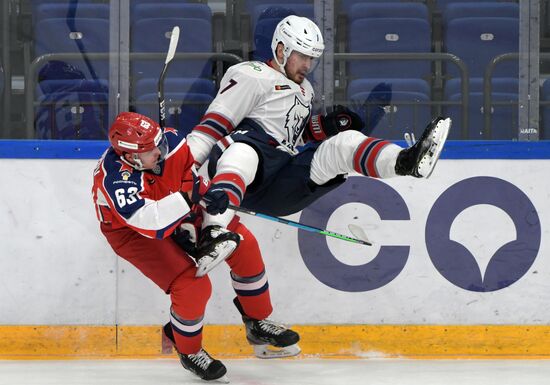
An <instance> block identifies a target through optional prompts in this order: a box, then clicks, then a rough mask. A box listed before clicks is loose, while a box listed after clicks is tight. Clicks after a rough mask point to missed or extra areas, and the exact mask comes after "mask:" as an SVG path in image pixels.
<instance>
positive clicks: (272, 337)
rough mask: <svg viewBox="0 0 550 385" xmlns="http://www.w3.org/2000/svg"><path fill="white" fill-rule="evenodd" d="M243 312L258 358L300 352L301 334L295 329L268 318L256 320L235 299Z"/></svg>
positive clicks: (249, 338) (247, 336) (287, 355)
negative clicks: (245, 312)
mask: <svg viewBox="0 0 550 385" xmlns="http://www.w3.org/2000/svg"><path fill="white" fill-rule="evenodd" d="M233 302H234V303H235V306H237V309H239V311H240V312H241V315H242V317H243V322H244V325H245V327H246V339H247V340H248V342H249V343H250V344H251V345H252V346H253V348H254V355H255V356H256V357H258V358H281V357H291V356H296V355H298V354H300V352H301V350H300V347H299V346H298V345H297V343H298V341H299V340H300V336H299V335H298V333H296V332H295V331H294V330H291V329H289V328H287V327H286V326H284V325H281V324H278V323H275V322H273V321H270V320H268V319H263V320H256V319H253V318H250V317H248V316H247V315H246V314H244V312H243V309H242V306H241V304H240V303H239V300H238V299H237V298H235V299H234V300H233Z"/></svg>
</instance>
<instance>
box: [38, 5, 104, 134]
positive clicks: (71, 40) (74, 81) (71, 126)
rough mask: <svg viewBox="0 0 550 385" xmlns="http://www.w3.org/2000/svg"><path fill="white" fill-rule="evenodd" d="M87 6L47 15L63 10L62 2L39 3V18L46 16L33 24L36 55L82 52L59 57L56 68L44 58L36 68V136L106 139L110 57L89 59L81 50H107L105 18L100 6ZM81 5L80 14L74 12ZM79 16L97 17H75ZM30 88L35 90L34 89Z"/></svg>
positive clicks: (88, 51)
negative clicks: (69, 14)
mask: <svg viewBox="0 0 550 385" xmlns="http://www.w3.org/2000/svg"><path fill="white" fill-rule="evenodd" d="M89 5H90V4H83V5H81V6H79V7H78V8H77V11H76V13H75V17H74V18H67V17H66V15H65V16H63V17H52V18H49V16H61V15H62V14H63V13H64V12H65V11H66V10H67V7H66V5H65V4H52V5H51V6H50V5H47V4H42V5H39V6H38V9H41V10H42V11H43V15H41V16H47V17H48V18H41V19H40V21H39V22H38V23H37V24H36V25H35V28H34V33H35V39H34V40H35V45H34V53H35V56H36V57H39V56H42V55H45V54H50V53H76V54H80V55H81V56H82V58H81V59H75V60H65V61H58V62H59V63H61V64H62V66H61V67H60V66H57V67H56V66H54V62H52V61H48V62H46V63H45V64H44V65H43V66H42V68H41V69H40V70H39V71H40V72H39V76H38V81H39V83H38V87H37V88H38V90H39V92H37V93H36V95H38V102H39V107H38V108H37V109H36V110H35V112H36V119H35V129H36V136H37V137H38V138H41V139H50V138H57V139H105V138H106V135H105V132H106V130H107V127H108V126H107V119H108V100H109V98H108V87H107V84H108V78H109V60H108V59H93V58H89V57H88V56H86V54H93V53H108V52H109V19H108V12H107V13H105V7H101V6H100V7H98V8H95V7H92V6H89ZM99 5H104V4H99ZM64 7H65V8H64ZM81 9H82V12H84V13H79V12H80V10H81ZM101 9H102V10H101ZM88 12H89V13H88ZM84 14H88V15H101V16H102V18H85V17H78V15H84ZM105 16H106V18H105ZM29 92H34V88H33V89H32V90H29Z"/></svg>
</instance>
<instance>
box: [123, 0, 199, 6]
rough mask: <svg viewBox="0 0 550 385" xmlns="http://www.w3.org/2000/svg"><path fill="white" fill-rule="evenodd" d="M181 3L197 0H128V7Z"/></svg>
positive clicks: (195, 0)
mask: <svg viewBox="0 0 550 385" xmlns="http://www.w3.org/2000/svg"><path fill="white" fill-rule="evenodd" d="M159 3H163V4H182V3H197V0H159V1H155V0H130V7H134V6H137V5H140V4H159Z"/></svg>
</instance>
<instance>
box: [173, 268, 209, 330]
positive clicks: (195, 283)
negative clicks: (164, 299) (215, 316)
mask: <svg viewBox="0 0 550 385" xmlns="http://www.w3.org/2000/svg"><path fill="white" fill-rule="evenodd" d="M211 294H212V284H211V283H210V279H209V278H208V276H204V277H200V278H197V277H195V276H193V277H189V276H188V275H187V274H181V275H180V276H179V277H178V278H176V279H175V280H174V282H172V286H171V289H170V298H171V299H172V306H173V307H174V309H176V312H177V313H178V314H180V315H182V316H184V317H186V319H194V318H196V317H199V316H202V314H204V309H205V308H206V303H207V302H208V300H209V299H210V296H211Z"/></svg>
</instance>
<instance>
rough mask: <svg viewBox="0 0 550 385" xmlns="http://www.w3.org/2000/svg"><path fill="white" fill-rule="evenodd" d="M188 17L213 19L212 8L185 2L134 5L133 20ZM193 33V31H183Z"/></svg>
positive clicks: (209, 20)
mask: <svg viewBox="0 0 550 385" xmlns="http://www.w3.org/2000/svg"><path fill="white" fill-rule="evenodd" d="M178 17H181V18H187V19H204V20H207V21H208V22H211V20H212V10H211V9H210V7H209V6H208V5H206V4H195V3H184V2H179V3H178V2H173V3H170V2H166V1H165V0H163V1H159V2H151V1H150V2H142V3H140V4H135V5H134V6H133V7H132V11H131V18H132V22H136V21H138V20H144V19H156V18H178ZM182 32H184V33H187V34H192V33H193V31H182Z"/></svg>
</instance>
